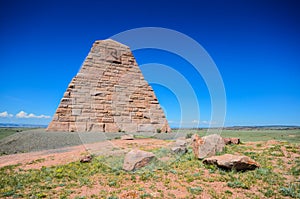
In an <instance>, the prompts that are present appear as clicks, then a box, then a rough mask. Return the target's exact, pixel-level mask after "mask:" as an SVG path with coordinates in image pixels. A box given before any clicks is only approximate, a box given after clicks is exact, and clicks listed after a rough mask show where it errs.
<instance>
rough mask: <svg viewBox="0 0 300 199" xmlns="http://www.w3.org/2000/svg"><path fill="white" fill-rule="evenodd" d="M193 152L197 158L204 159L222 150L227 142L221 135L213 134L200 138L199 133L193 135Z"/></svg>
mask: <svg viewBox="0 0 300 199" xmlns="http://www.w3.org/2000/svg"><path fill="white" fill-rule="evenodd" d="M192 139H193V152H194V155H195V156H196V158H198V159H203V158H205V157H210V156H213V155H215V154H216V153H217V152H222V151H223V149H224V147H225V143H224V140H223V138H222V137H221V136H220V135H217V134H212V135H208V136H204V137H202V138H200V137H199V136H198V135H197V134H195V135H193V137H192Z"/></svg>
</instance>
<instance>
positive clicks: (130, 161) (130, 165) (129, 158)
mask: <svg viewBox="0 0 300 199" xmlns="http://www.w3.org/2000/svg"><path fill="white" fill-rule="evenodd" d="M154 157H155V155H154V154H153V153H151V152H146V151H141V150H132V151H130V152H129V153H127V154H126V155H125V159H124V164H123V169H124V170H126V171H134V170H136V169H139V168H141V167H144V166H146V165H147V164H148V163H149V162H150V161H151V160H152V159H153V158H154Z"/></svg>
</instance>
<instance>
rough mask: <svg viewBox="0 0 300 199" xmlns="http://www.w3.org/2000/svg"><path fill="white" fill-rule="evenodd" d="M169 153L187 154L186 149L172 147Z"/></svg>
mask: <svg viewBox="0 0 300 199" xmlns="http://www.w3.org/2000/svg"><path fill="white" fill-rule="evenodd" d="M171 151H172V152H173V153H176V154H185V153H187V152H188V150H187V148H186V147H180V146H175V147H172V148H171Z"/></svg>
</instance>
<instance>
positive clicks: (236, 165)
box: [203, 154, 259, 171]
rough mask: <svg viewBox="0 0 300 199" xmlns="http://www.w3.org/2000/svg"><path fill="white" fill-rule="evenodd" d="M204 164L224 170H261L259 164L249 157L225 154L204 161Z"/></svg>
mask: <svg viewBox="0 0 300 199" xmlns="http://www.w3.org/2000/svg"><path fill="white" fill-rule="evenodd" d="M203 163H204V164H214V165H216V166H218V167H220V168H224V169H234V170H236V171H246V170H254V169H256V168H259V164H258V163H257V162H255V161H254V160H252V159H251V158H249V157H248V156H239V155H232V154H225V155H221V156H212V157H210V158H206V159H205V160H203Z"/></svg>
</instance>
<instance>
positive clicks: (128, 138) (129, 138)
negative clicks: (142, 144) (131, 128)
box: [121, 134, 134, 140]
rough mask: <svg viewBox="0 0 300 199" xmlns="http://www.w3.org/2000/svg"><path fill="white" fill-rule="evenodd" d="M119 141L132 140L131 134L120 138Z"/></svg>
mask: <svg viewBox="0 0 300 199" xmlns="http://www.w3.org/2000/svg"><path fill="white" fill-rule="evenodd" d="M121 140H134V137H133V135H132V134H126V135H122V136H121Z"/></svg>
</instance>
